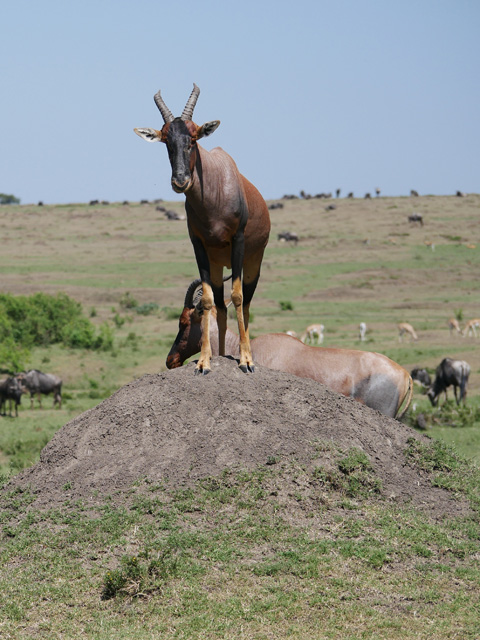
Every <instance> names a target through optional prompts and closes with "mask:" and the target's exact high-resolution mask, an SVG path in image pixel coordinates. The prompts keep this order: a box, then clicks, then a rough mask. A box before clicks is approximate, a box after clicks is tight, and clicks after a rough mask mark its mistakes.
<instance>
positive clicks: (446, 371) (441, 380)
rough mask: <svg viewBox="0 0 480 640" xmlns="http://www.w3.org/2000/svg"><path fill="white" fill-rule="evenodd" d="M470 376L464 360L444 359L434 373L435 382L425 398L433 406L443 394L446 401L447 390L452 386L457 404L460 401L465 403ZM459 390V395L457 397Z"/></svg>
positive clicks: (468, 367)
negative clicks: (427, 398)
mask: <svg viewBox="0 0 480 640" xmlns="http://www.w3.org/2000/svg"><path fill="white" fill-rule="evenodd" d="M469 376H470V365H469V364H468V362H465V360H453V359H452V358H444V359H443V360H442V361H441V362H440V364H439V365H438V367H437V369H436V371H435V380H434V382H433V384H432V386H431V387H430V389H429V390H428V392H427V396H428V397H429V399H430V402H431V403H432V405H433V406H436V405H437V403H438V396H439V395H440V394H441V393H442V391H443V392H444V393H445V400H446V399H447V388H448V387H451V386H453V392H454V394H455V400H456V401H457V404H460V401H461V400H463V402H465V400H466V397H467V385H468V378H469ZM458 389H460V395H458V391H457V390H458Z"/></svg>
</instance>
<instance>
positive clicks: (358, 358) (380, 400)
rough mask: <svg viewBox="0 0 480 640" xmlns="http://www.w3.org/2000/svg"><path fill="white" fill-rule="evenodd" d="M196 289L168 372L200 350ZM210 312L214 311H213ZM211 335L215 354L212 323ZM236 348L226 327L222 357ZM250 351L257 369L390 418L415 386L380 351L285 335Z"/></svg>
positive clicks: (257, 342) (266, 338) (267, 338)
mask: <svg viewBox="0 0 480 640" xmlns="http://www.w3.org/2000/svg"><path fill="white" fill-rule="evenodd" d="M200 285H201V283H200V281H199V280H196V281H194V282H192V283H191V285H190V286H189V288H188V290H187V293H186V296H185V306H184V309H183V312H182V314H181V316H180V319H179V331H178V334H177V337H176V339H175V342H174V344H173V345H172V348H171V349H170V352H169V354H168V357H167V367H168V368H169V369H175V368H177V367H180V366H181V365H182V364H183V363H184V362H185V360H187V358H190V357H191V356H193V355H195V354H196V353H198V352H199V351H200V345H201V342H202V313H203V309H202V302H201V300H199V301H197V300H198V297H199V295H198V291H197V289H198V288H199V286H200ZM212 312H213V313H215V308H213V309H212ZM210 332H211V333H210V339H211V344H212V348H213V354H214V355H218V331H217V328H216V326H215V325H214V324H212V325H211V327H210ZM238 348H239V339H238V336H237V335H235V334H234V333H233V332H232V331H230V330H229V329H227V332H226V354H227V355H232V356H235V357H236V356H237V355H238ZM252 352H253V358H254V360H255V362H256V363H257V364H259V365H262V366H264V367H268V368H269V369H274V370H275V371H284V372H286V373H291V374H293V375H296V376H298V377H299V378H311V379H312V380H315V381H316V382H319V383H321V384H324V385H325V386H326V387H327V388H328V389H330V390H331V391H335V392H337V393H340V394H342V395H344V396H349V397H352V398H354V399H355V400H357V401H358V402H361V403H362V404H364V405H366V406H367V407H370V408H372V409H377V410H378V411H380V412H381V413H383V414H384V415H387V416H390V417H396V418H398V419H400V418H402V417H403V416H404V415H405V412H406V410H407V409H408V406H409V404H410V401H411V398H412V393H413V383H412V379H411V377H410V375H409V374H408V371H405V369H404V368H403V367H401V366H400V365H398V364H397V363H396V362H393V361H392V360H390V359H389V358H387V357H386V356H384V355H381V354H379V353H371V352H368V351H354V350H353V349H326V348H324V347H311V346H308V345H306V344H304V343H303V342H302V341H301V340H298V339H297V338H293V337H292V336H290V335H287V334H285V333H269V334H267V335H263V336H259V337H258V338H255V339H253V340H252ZM402 406H404V409H403V410H402V411H401V413H400V410H401V408H402Z"/></svg>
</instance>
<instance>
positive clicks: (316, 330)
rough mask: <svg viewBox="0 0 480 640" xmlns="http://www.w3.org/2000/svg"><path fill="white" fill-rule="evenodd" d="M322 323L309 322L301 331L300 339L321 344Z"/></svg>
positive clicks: (323, 328)
mask: <svg viewBox="0 0 480 640" xmlns="http://www.w3.org/2000/svg"><path fill="white" fill-rule="evenodd" d="M324 331H325V327H324V325H323V324H311V325H309V326H308V327H307V328H306V329H305V331H304V332H303V333H302V335H301V337H300V340H301V341H302V342H303V343H305V344H307V343H308V344H312V345H313V344H323V332H324Z"/></svg>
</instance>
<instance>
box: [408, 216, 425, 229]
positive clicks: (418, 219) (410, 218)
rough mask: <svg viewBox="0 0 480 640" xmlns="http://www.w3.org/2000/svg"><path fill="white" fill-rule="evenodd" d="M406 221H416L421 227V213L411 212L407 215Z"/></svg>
mask: <svg viewBox="0 0 480 640" xmlns="http://www.w3.org/2000/svg"><path fill="white" fill-rule="evenodd" d="M408 221H409V222H413V223H414V224H416V223H417V222H418V224H419V225H420V226H421V227H423V216H422V214H421V213H412V214H410V215H409V216H408Z"/></svg>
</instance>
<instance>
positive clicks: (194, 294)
mask: <svg viewBox="0 0 480 640" xmlns="http://www.w3.org/2000/svg"><path fill="white" fill-rule="evenodd" d="M231 277H232V274H230V275H228V276H223V281H224V282H226V281H227V280H230V278H231ZM197 289H198V291H197ZM202 294H203V287H202V280H201V279H200V278H197V279H196V280H194V281H193V282H191V283H190V284H189V285H188V289H187V293H186V294H185V302H184V303H183V306H184V307H188V308H189V309H192V308H193V307H196V306H197V304H198V303H199V302H200V300H201V298H202Z"/></svg>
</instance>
